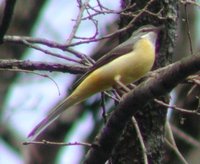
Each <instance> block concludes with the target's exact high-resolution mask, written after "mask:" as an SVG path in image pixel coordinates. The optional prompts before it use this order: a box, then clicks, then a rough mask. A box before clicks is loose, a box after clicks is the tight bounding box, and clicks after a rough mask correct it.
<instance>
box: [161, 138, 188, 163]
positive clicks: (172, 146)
mask: <svg viewBox="0 0 200 164" xmlns="http://www.w3.org/2000/svg"><path fill="white" fill-rule="evenodd" d="M165 143H166V144H167V145H168V146H169V147H170V148H171V149H172V150H174V152H175V153H176V155H177V156H178V157H179V159H180V160H181V161H182V162H183V163H184V164H188V162H187V161H186V160H185V158H184V157H183V156H182V154H181V153H180V152H179V150H178V149H177V147H176V146H174V145H172V144H171V143H170V142H169V141H168V140H167V139H166V138H165Z"/></svg>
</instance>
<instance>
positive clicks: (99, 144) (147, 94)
mask: <svg viewBox="0 0 200 164" xmlns="http://www.w3.org/2000/svg"><path fill="white" fill-rule="evenodd" d="M198 70H200V57H199V56H193V57H191V58H187V59H184V60H182V61H179V62H176V63H174V64H171V65H169V66H167V67H165V69H163V70H162V71H160V72H158V73H157V75H156V76H155V77H152V78H150V79H149V80H148V81H146V82H144V83H142V84H141V85H139V86H138V87H137V88H135V89H134V90H133V91H132V92H130V93H129V94H128V95H127V96H126V98H125V99H124V101H122V102H121V103H120V104H119V105H118V107H117V109H116V110H115V111H114V112H113V113H112V115H111V116H110V119H109V120H108V122H107V124H106V125H105V127H104V128H103V129H102V131H101V132H100V134H99V136H98V137H97V139H96V141H95V142H94V143H93V147H92V148H90V150H89V152H88V154H87V155H86V159H85V162H84V163H85V164H90V163H96V164H101V163H105V161H106V160H107V159H108V158H109V156H110V155H111V152H112V150H113V148H114V146H115V145H116V143H117V141H118V139H119V137H120V135H121V134H122V130H123V129H124V127H125V125H126V123H127V121H128V120H129V119H130V118H131V117H132V116H133V115H134V114H135V113H137V112H138V111H141V110H143V107H144V106H145V105H146V104H147V103H148V102H149V101H150V100H152V99H154V98H158V97H159V96H161V95H164V94H166V93H168V92H170V91H171V90H172V89H173V88H174V87H175V86H176V85H177V84H179V83H180V82H181V81H183V80H184V79H185V78H186V77H187V76H189V75H191V74H193V73H195V72H197V71H198ZM133 108H134V109H133Z"/></svg>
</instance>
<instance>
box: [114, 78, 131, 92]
mask: <svg viewBox="0 0 200 164" xmlns="http://www.w3.org/2000/svg"><path fill="white" fill-rule="evenodd" d="M115 82H116V83H117V85H119V86H120V87H121V88H122V89H123V90H124V91H125V92H126V93H128V92H130V89H129V88H128V87H127V86H126V85H125V84H124V83H123V82H121V76H120V75H117V76H115Z"/></svg>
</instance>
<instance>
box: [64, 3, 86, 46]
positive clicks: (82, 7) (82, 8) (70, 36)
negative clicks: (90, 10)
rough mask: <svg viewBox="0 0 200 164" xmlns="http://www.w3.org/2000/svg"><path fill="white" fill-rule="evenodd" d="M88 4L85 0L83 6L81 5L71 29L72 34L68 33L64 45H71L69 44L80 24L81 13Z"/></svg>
mask: <svg viewBox="0 0 200 164" xmlns="http://www.w3.org/2000/svg"><path fill="white" fill-rule="evenodd" d="M88 3H89V0H86V1H85V2H84V3H83V4H81V7H80V10H79V13H78V16H77V18H76V22H75V24H74V26H73V28H72V32H71V33H70V35H69V38H68V39H67V42H66V45H68V44H71V42H72V40H73V38H74V36H75V34H76V32H77V30H78V27H79V25H80V24H81V18H82V16H83V12H84V11H85V9H86V6H87V5H88Z"/></svg>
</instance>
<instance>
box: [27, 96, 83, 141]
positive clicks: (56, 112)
mask: <svg viewBox="0 0 200 164" xmlns="http://www.w3.org/2000/svg"><path fill="white" fill-rule="evenodd" d="M79 102H80V101H79V100H77V98H76V97H74V96H73V95H71V96H69V97H67V98H66V99H64V100H63V101H62V102H61V103H60V104H59V105H58V106H56V107H55V108H54V109H52V110H51V112H50V113H49V114H48V115H47V117H46V118H44V119H43V120H42V121H41V122H40V123H39V124H38V125H37V126H36V127H35V128H34V129H33V130H32V131H31V132H30V133H29V135H28V137H29V138H30V139H31V140H35V139H36V137H37V136H38V135H39V134H40V133H41V132H42V131H43V130H44V129H46V128H47V127H48V126H49V125H50V124H51V123H52V122H53V121H55V120H56V119H57V118H58V117H59V116H60V114H61V113H62V112H63V111H64V110H66V109H67V108H69V107H71V106H73V105H75V104H77V103H79ZM63 106H65V109H63V108H62V107H63Z"/></svg>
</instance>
